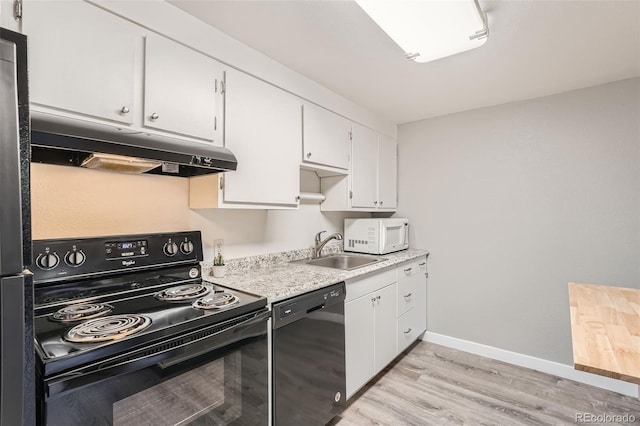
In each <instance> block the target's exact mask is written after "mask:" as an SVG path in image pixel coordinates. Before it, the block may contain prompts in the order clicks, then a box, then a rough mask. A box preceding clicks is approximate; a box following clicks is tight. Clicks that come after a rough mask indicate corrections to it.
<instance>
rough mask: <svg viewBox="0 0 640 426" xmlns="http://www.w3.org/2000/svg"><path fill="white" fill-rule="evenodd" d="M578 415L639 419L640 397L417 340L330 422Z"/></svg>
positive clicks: (560, 421) (482, 421)
mask: <svg viewBox="0 0 640 426" xmlns="http://www.w3.org/2000/svg"><path fill="white" fill-rule="evenodd" d="M577 413H589V414H591V415H596V416H598V415H604V414H608V415H625V414H627V415H633V416H635V422H634V423H629V422H627V423H625V422H624V421H623V422H618V423H616V422H611V421H605V422H604V423H606V424H626V425H629V424H634V425H640V400H638V399H635V398H631V397H627V396H622V395H620V394H617V393H614V392H609V391H605V390H602V389H600V388H596V387H593V386H588V385H584V384H581V383H577V382H574V381H571V380H566V379H562V378H560V377H556V376H551V375H549V374H544V373H540V372H537V371H533V370H529V369H526V368H522V367H517V366H514V365H510V364H506V363H503V362H500V361H495V360H492V359H488V358H483V357H480V356H477V355H473V354H469V353H466V352H461V351H457V350H455V349H450V348H446V347H443V346H439V345H435V344H432V343H427V342H419V343H417V344H415V345H414V346H412V347H411V348H409V349H408V350H407V352H406V355H404V356H401V357H400V358H399V359H398V360H396V361H395V362H394V363H393V364H391V365H390V366H389V367H387V368H386V369H385V370H384V371H383V372H382V373H380V374H379V375H378V377H376V379H374V381H373V382H372V383H370V384H369V385H367V387H365V388H364V389H362V390H361V391H360V392H359V393H358V394H356V395H354V397H353V398H352V399H351V400H350V401H349V405H348V406H347V408H346V409H345V410H344V411H343V412H342V414H341V415H340V416H339V417H336V418H335V419H334V420H333V421H332V422H331V423H330V425H333V426H352V425H353V426H366V425H385V426H386V425H389V426H398V425H420V426H427V425H438V426H440V425H501V426H502V425H509V426H516V425H535V426H538V425H569V424H576V423H581V422H577V421H576V415H577ZM582 418H583V419H584V418H585V417H582ZM608 420H610V419H608ZM585 423H586V422H585ZM596 423H597V424H603V423H602V422H596ZM591 424H593V423H591Z"/></svg>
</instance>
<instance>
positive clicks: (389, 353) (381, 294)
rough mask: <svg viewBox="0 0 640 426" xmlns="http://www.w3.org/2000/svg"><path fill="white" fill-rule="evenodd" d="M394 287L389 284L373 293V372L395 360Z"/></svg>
mask: <svg viewBox="0 0 640 426" xmlns="http://www.w3.org/2000/svg"><path fill="white" fill-rule="evenodd" d="M396 287H397V285H396V284H395V283H394V284H391V285H389V286H387V287H385V288H383V289H380V290H378V291H376V292H375V293H374V296H375V299H376V303H375V309H374V311H375V321H374V322H375V325H376V327H375V329H376V330H375V338H374V340H375V349H374V354H375V356H374V358H375V360H374V362H375V371H380V370H382V369H383V368H384V367H385V366H386V365H387V364H389V363H390V362H391V361H392V360H393V358H395V356H396V354H397V353H398V352H397V335H398V327H397V321H396Z"/></svg>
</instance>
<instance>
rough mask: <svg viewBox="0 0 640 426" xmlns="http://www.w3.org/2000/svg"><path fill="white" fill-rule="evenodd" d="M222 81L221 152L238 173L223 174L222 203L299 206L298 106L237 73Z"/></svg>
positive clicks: (277, 91)
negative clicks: (232, 161) (235, 161)
mask: <svg viewBox="0 0 640 426" xmlns="http://www.w3.org/2000/svg"><path fill="white" fill-rule="evenodd" d="M225 79H226V91H225V108H224V110H225V146H226V147H227V148H229V149H230V150H231V151H232V152H233V153H234V154H235V155H236V157H237V159H238V169H237V170H236V171H235V172H233V173H226V174H225V183H224V201H225V202H231V203H262V204H278V205H282V204H287V205H294V206H295V205H297V204H296V203H297V201H296V197H297V195H298V194H299V192H300V146H301V140H300V138H301V135H302V129H301V126H302V120H301V103H300V101H299V100H298V98H296V97H295V96H292V95H289V94H288V93H286V92H284V91H282V90H280V89H278V88H276V87H274V86H272V85H270V84H267V83H265V82H263V81H261V80H258V79H256V78H253V77H251V76H249V75H247V74H245V73H242V72H240V71H236V70H233V69H229V70H227V71H226V72H225Z"/></svg>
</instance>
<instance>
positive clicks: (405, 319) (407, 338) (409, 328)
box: [397, 309, 424, 353]
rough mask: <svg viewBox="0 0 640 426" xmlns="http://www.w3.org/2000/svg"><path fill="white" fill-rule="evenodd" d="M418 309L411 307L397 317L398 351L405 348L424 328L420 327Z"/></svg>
mask: <svg viewBox="0 0 640 426" xmlns="http://www.w3.org/2000/svg"><path fill="white" fill-rule="evenodd" d="M419 311H420V310H419V309H411V310H410V311H409V312H407V313H405V314H404V315H402V316H401V317H400V318H398V319H397V324H398V353H400V352H402V351H403V350H405V349H407V348H408V347H409V345H410V344H412V343H413V342H415V340H416V339H417V338H418V336H419V335H420V334H422V332H423V331H424V330H422V329H421V327H420V321H419V318H418V315H419Z"/></svg>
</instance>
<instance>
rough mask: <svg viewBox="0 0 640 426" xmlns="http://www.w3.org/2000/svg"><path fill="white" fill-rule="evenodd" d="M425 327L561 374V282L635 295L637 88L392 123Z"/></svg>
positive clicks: (566, 330)
mask: <svg viewBox="0 0 640 426" xmlns="http://www.w3.org/2000/svg"><path fill="white" fill-rule="evenodd" d="M398 143H399V148H398V151H399V168H398V169H399V185H398V186H399V203H400V204H399V210H398V213H397V216H406V217H408V218H409V219H410V222H411V226H412V228H411V229H412V235H411V238H412V246H414V247H419V248H425V249H429V250H430V252H431V255H430V256H429V270H430V273H429V284H428V330H429V331H431V332H435V333H440V334H444V335H447V336H451V337H456V338H459V339H464V340H469V341H473V342H477V343H482V344H485V345H490V346H494V347H498V348H502V349H506V350H510V351H514V352H519V353H523V354H527V355H531V356H534V357H538V358H543V359H547V360H552V361H556V362H561V363H564V364H572V363H573V361H572V352H571V334H570V322H569V307H568V295H567V282H569V281H575V282H583V283H602V284H612V285H618V286H623V287H640V266H639V265H640V79H638V78H635V79H630V80H624V81H619V82H615V83H610V84H606V85H601V86H596V87H592V88H588V89H581V90H576V91H571V92H567V93H562V94H559V95H554V96H548V97H544V98H539V99H533V100H529V101H524V102H517V103H511V104H506V105H501V106H497V107H491V108H484V109H479V110H474V111H468V112H463V113H458V114H453V115H449V116H445V117H439V118H434V119H429V120H423V121H419V122H414V123H409V124H405V125H401V126H400V127H399V135H398Z"/></svg>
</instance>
